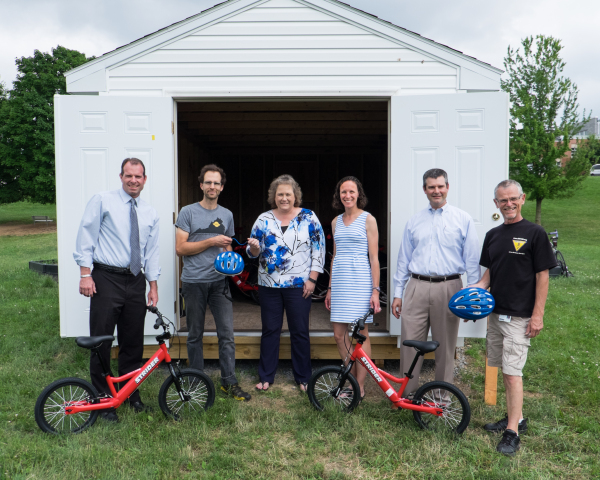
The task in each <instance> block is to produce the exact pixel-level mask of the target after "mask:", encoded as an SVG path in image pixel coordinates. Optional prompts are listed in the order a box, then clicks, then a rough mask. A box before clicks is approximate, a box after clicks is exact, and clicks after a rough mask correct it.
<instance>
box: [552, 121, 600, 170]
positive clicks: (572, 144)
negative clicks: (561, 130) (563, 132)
mask: <svg viewBox="0 0 600 480" xmlns="http://www.w3.org/2000/svg"><path fill="white" fill-rule="evenodd" d="M591 135H595V136H596V137H599V136H600V121H599V120H598V117H592V118H590V119H589V120H588V121H587V122H586V123H585V124H584V125H583V128H582V129H581V130H580V132H579V133H578V134H577V135H573V137H571V140H570V141H569V150H567V152H566V153H565V155H564V156H563V157H562V158H561V159H560V160H559V159H557V160H556V164H557V165H558V163H559V162H560V164H561V166H564V165H565V163H567V162H568V161H569V160H571V158H572V157H573V155H575V152H576V151H577V144H578V143H579V142H581V141H582V140H583V141H586V140H587V139H588V137H589V136H591ZM561 141H562V137H559V138H558V139H557V142H561Z"/></svg>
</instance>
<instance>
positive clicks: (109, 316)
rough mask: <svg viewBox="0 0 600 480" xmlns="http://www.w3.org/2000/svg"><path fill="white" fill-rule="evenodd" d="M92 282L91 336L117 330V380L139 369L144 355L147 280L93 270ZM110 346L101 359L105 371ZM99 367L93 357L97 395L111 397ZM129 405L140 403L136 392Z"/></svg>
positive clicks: (92, 367) (106, 347)
mask: <svg viewBox="0 0 600 480" xmlns="http://www.w3.org/2000/svg"><path fill="white" fill-rule="evenodd" d="M92 278H93V279H94V283H95V284H96V293H95V294H94V296H93V297H92V298H91V299H90V335H91V336H96V335H114V332H115V326H116V327H117V339H118V340H119V376H121V375H125V374H126V373H129V372H131V371H133V370H135V369H136V368H140V365H141V363H142V354H143V352H144V319H145V318H146V299H145V293H146V278H145V277H144V274H143V273H139V274H138V275H137V276H135V277H134V276H133V275H120V274H118V273H110V272H106V271H104V270H99V269H94V270H93V271H92ZM110 349H111V345H110V344H107V343H106V342H105V343H104V344H103V345H102V347H101V348H100V352H99V353H100V355H101V356H102V359H103V361H104V363H105V365H106V366H107V367H108V366H109V365H110ZM102 372H103V370H102V365H101V364H100V361H99V360H98V357H97V356H96V354H94V353H92V356H91V358H90V376H91V377H92V384H93V385H94V387H96V390H98V393H100V394H102V393H106V394H107V395H110V390H109V389H108V384H107V383H106V380H105V378H104V376H103V375H102ZM129 399H130V401H131V402H136V401H139V400H140V394H139V392H138V391H137V390H136V391H135V392H133V393H132V394H131V396H130V397H129Z"/></svg>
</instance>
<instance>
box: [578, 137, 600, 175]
mask: <svg viewBox="0 0 600 480" xmlns="http://www.w3.org/2000/svg"><path fill="white" fill-rule="evenodd" d="M573 159H576V160H581V161H582V163H583V164H585V165H586V166H587V169H588V171H589V169H590V165H595V164H597V163H600V139H598V138H597V137H596V136H595V135H590V136H589V137H588V138H584V139H581V140H578V141H577V148H576V149H575V153H574V154H573Z"/></svg>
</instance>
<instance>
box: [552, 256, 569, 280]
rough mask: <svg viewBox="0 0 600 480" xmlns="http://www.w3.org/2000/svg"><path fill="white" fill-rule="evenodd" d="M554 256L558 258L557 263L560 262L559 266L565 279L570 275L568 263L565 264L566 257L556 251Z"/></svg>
mask: <svg viewBox="0 0 600 480" xmlns="http://www.w3.org/2000/svg"><path fill="white" fill-rule="evenodd" d="M554 254H555V256H556V261H557V262H558V265H559V266H560V272H561V275H564V276H565V277H567V276H568V274H569V269H568V268H567V262H565V257H563V254H562V253H561V251H560V250H556V251H555V252H554Z"/></svg>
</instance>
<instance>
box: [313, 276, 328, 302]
mask: <svg viewBox="0 0 600 480" xmlns="http://www.w3.org/2000/svg"><path fill="white" fill-rule="evenodd" d="M327 290H329V270H327V269H326V268H325V269H323V273H321V274H319V277H318V278H317V283H316V284H315V289H314V291H313V293H312V295H311V300H312V301H313V302H317V303H318V302H324V301H325V298H326V297H327Z"/></svg>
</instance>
